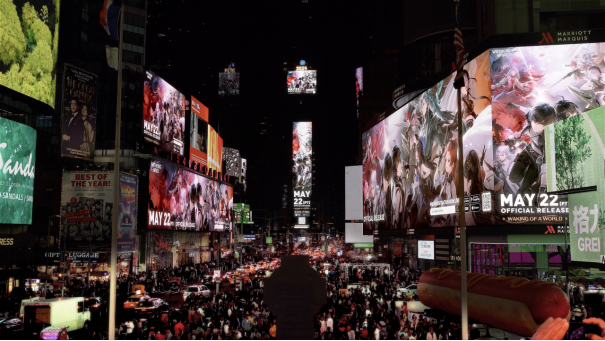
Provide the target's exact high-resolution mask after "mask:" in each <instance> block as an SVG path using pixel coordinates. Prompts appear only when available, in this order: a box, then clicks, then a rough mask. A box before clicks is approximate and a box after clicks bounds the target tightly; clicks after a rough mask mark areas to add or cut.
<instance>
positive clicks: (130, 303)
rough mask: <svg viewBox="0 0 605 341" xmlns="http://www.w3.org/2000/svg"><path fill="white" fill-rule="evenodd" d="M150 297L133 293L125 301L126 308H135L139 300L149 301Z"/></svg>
mask: <svg viewBox="0 0 605 341" xmlns="http://www.w3.org/2000/svg"><path fill="white" fill-rule="evenodd" d="M149 298H150V297H149V296H147V295H144V294H137V295H132V296H130V297H128V298H127V299H126V301H125V302H124V309H134V308H136V307H137V305H138V304H139V302H143V301H147V300H149Z"/></svg>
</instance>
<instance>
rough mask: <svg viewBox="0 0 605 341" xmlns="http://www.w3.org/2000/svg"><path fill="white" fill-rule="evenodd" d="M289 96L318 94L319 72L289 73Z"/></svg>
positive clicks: (299, 71) (300, 71)
mask: <svg viewBox="0 0 605 341" xmlns="http://www.w3.org/2000/svg"><path fill="white" fill-rule="evenodd" d="M286 81H287V85H288V93H289V94H314V93H316V92H317V71H316V70H298V71H288V77H287V79H286Z"/></svg>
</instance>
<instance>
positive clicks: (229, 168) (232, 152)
mask: <svg viewBox="0 0 605 341" xmlns="http://www.w3.org/2000/svg"><path fill="white" fill-rule="evenodd" d="M223 160H224V161H225V175H229V176H233V177H235V178H237V179H238V180H239V179H240V176H241V171H242V158H241V156H240V154H239V150H237V149H233V148H227V147H223Z"/></svg>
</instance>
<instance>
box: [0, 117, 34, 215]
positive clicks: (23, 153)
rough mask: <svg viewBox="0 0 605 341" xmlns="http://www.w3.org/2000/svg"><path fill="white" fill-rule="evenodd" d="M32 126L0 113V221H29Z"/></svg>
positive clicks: (32, 201)
mask: <svg viewBox="0 0 605 341" xmlns="http://www.w3.org/2000/svg"><path fill="white" fill-rule="evenodd" d="M36 139H37V132H36V129H34V128H32V127H29V126H26V125H25V124H21V123H17V122H15V121H11V120H9V119H6V118H3V117H0V169H1V170H2V171H1V172H0V212H2V213H1V214H0V224H28V225H29V224H31V223H32V209H33V206H34V177H35V172H36Z"/></svg>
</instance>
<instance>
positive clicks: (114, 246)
mask: <svg viewBox="0 0 605 341" xmlns="http://www.w3.org/2000/svg"><path fill="white" fill-rule="evenodd" d="M123 26H124V4H123V3H122V6H121V8H120V49H119V52H118V58H119V59H118V100H117V104H116V141H115V150H114V161H113V184H112V185H113V212H112V218H111V219H112V223H111V261H110V262H111V263H110V264H111V267H110V268H109V339H110V340H115V339H116V337H115V332H116V291H117V288H116V277H117V274H116V271H117V268H118V214H117V211H118V210H117V207H118V202H119V195H118V193H119V192H118V190H119V185H118V184H119V183H120V130H121V129H120V125H121V121H122V41H123V39H122V38H123V33H124V31H123V29H122V28H123Z"/></svg>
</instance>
